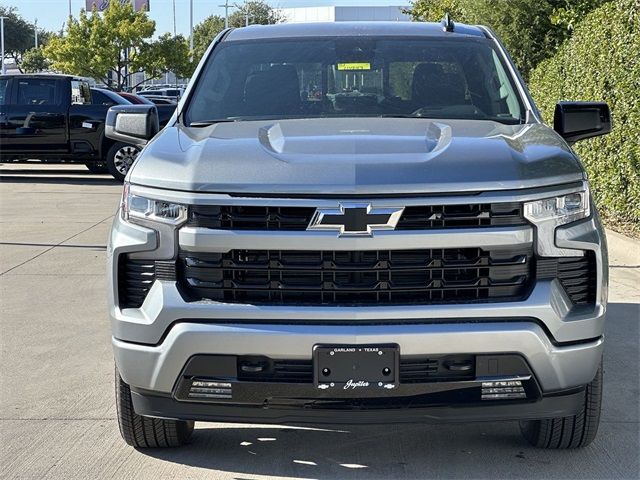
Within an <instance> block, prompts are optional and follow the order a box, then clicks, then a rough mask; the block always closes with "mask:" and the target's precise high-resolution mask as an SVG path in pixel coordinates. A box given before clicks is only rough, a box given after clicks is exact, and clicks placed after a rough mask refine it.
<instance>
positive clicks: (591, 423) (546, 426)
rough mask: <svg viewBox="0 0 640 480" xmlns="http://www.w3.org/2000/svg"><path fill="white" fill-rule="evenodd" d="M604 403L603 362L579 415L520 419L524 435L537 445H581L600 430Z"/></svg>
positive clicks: (586, 393) (589, 440)
mask: <svg viewBox="0 0 640 480" xmlns="http://www.w3.org/2000/svg"><path fill="white" fill-rule="evenodd" d="M601 406H602V362H600V368H598V373H596V377H595V378H594V379H593V381H592V382H591V383H590V384H589V385H587V388H586V389H585V392H584V403H583V405H582V409H581V410H580V412H579V413H578V414H577V415H574V416H571V417H558V418H548V419H545V420H529V421H524V422H520V431H521V432H522V435H523V436H524V438H526V439H527V441H528V442H529V443H530V444H531V445H533V446H534V447H538V448H547V449H565V448H582V447H586V446H587V445H589V444H590V443H591V442H592V441H593V439H594V438H596V434H597V433H598V425H599V424H600V409H601Z"/></svg>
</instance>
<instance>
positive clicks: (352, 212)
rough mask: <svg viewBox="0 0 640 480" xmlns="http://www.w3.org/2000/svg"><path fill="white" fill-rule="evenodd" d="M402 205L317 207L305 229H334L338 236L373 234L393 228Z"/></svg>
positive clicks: (398, 218)
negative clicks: (388, 206)
mask: <svg viewBox="0 0 640 480" xmlns="http://www.w3.org/2000/svg"><path fill="white" fill-rule="evenodd" d="M403 210H404V208H403V207H390V208H387V207H379V208H374V207H372V206H371V204H345V203H342V204H340V206H339V207H338V208H318V209H317V210H316V212H315V213H314V215H313V218H312V219H311V222H310V223H309V226H308V227H307V230H335V231H337V232H338V235H340V236H346V235H369V236H371V235H373V233H374V232H375V231H376V230H393V229H394V228H396V225H397V224H398V220H400V216H401V215H402V212H403Z"/></svg>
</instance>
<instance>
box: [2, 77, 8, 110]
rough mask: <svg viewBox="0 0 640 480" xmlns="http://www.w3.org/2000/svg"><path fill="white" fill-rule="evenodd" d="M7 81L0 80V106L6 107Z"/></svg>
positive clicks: (4, 79) (5, 79)
mask: <svg viewBox="0 0 640 480" xmlns="http://www.w3.org/2000/svg"><path fill="white" fill-rule="evenodd" d="M8 93H9V79H7V78H3V79H0V105H6V104H8V103H9V98H8V95H7V94H8Z"/></svg>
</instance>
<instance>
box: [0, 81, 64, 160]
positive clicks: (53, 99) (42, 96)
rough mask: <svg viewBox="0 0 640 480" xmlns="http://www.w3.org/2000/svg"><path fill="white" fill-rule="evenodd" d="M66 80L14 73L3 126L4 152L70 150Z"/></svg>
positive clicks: (34, 153)
mask: <svg viewBox="0 0 640 480" xmlns="http://www.w3.org/2000/svg"><path fill="white" fill-rule="evenodd" d="M65 85H66V83H65V81H64V80H63V79H59V78H47V77H26V78H20V77H14V79H13V86H12V93H11V97H12V98H11V102H10V106H9V108H8V110H7V121H6V125H5V129H4V130H3V138H2V149H3V150H4V152H3V154H4V153H20V154H24V153H29V154H33V155H34V158H38V157H37V154H38V153H42V154H47V155H48V156H50V155H52V154H53V155H55V154H57V153H60V154H65V153H67V151H68V138H67V109H68V105H69V102H68V98H67V97H68V95H67V93H68V92H66V90H68V87H67V88H65Z"/></svg>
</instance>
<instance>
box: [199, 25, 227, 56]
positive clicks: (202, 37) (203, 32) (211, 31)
mask: <svg viewBox="0 0 640 480" xmlns="http://www.w3.org/2000/svg"><path fill="white" fill-rule="evenodd" d="M222 30H224V18H222V17H220V16H218V15H211V16H209V17H207V18H205V19H204V20H203V21H202V22H200V23H199V24H197V25H196V26H195V27H194V28H193V59H194V60H195V61H196V62H198V61H199V60H200V58H201V57H202V56H203V55H204V52H206V51H207V48H208V47H209V44H210V43H211V42H212V40H213V39H214V38H216V35H218V34H219V33H220V32H221V31H222Z"/></svg>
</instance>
